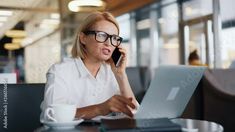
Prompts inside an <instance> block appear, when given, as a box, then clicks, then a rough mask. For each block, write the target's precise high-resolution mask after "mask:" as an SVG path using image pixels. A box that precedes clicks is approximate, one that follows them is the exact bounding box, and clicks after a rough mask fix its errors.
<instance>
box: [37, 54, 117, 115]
mask: <svg viewBox="0 0 235 132" xmlns="http://www.w3.org/2000/svg"><path fill="white" fill-rule="evenodd" d="M46 76H47V83H46V86H45V93H44V101H43V102H42V104H41V109H42V112H44V110H45V109H46V108H47V107H48V106H50V105H51V104H61V103H62V104H75V105H76V106H77V108H81V107H85V106H89V105H94V104H99V103H102V102H104V101H106V100H107V99H109V98H110V97H112V96H113V95H115V94H120V90H119V86H118V83H117V80H116V78H115V76H114V74H113V72H112V70H111V67H110V65H108V64H106V63H103V64H102V65H101V67H100V69H99V71H98V73H97V76H96V77H94V76H92V75H91V73H90V72H89V71H88V69H87V68H86V67H85V65H84V63H83V61H82V60H81V59H80V58H76V59H75V58H70V59H67V60H66V61H63V62H61V63H59V64H54V65H52V66H51V68H50V69H49V71H48V72H47V75H46ZM41 117H42V115H41Z"/></svg>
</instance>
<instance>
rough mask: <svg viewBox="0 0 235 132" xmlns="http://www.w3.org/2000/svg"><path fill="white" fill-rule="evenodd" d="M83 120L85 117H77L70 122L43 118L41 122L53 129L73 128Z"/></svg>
mask: <svg viewBox="0 0 235 132" xmlns="http://www.w3.org/2000/svg"><path fill="white" fill-rule="evenodd" d="M83 121H84V120H83V119H75V120H73V121H69V122H53V121H46V120H42V121H41V123H43V124H44V125H46V126H48V127H51V128H52V129H72V128H74V127H75V126H76V125H78V124H80V123H81V122H83Z"/></svg>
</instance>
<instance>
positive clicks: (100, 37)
mask: <svg viewBox="0 0 235 132" xmlns="http://www.w3.org/2000/svg"><path fill="white" fill-rule="evenodd" d="M84 34H86V35H89V34H95V40H96V41H97V42H100V43H103V42H105V41H107V39H108V38H110V42H111V44H112V45H113V46H114V47H118V46H119V45H120V44H121V42H122V37H119V36H118V35H109V34H107V33H106V32H102V31H86V32H84Z"/></svg>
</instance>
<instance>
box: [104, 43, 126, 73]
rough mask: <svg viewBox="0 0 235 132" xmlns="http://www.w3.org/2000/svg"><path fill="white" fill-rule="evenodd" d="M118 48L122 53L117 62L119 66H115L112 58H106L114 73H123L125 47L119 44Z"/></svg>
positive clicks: (124, 67)
mask: <svg viewBox="0 0 235 132" xmlns="http://www.w3.org/2000/svg"><path fill="white" fill-rule="evenodd" d="M118 49H119V51H120V52H121V54H122V58H121V61H120V63H119V66H117V67H116V66H115V64H114V62H113V59H112V58H110V59H109V60H108V62H109V63H110V65H111V69H112V71H113V73H114V74H115V75H118V74H123V73H125V70H126V61H127V55H126V54H127V52H126V49H125V48H123V47H122V46H119V47H118Z"/></svg>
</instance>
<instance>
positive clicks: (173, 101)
mask: <svg viewBox="0 0 235 132" xmlns="http://www.w3.org/2000/svg"><path fill="white" fill-rule="evenodd" d="M205 69H206V67H202V66H185V65H177V66H176V65H172V66H160V67H158V68H156V69H155V76H154V77H153V79H152V81H151V83H150V86H149V88H148V90H147V92H146V93H145V96H144V98H143V100H142V102H141V104H140V106H139V108H138V110H137V112H136V113H135V114H134V119H150V118H170V119H172V118H177V117H180V116H181V115H182V113H183V111H184V109H185V107H186V105H187V104H188V102H189V100H190V98H191V96H192V95H193V93H194V91H195V89H196V87H197V85H198V83H199V81H200V80H201V78H202V76H203V73H204V71H205ZM125 117H127V116H126V115H125V114H122V113H111V114H109V115H107V116H98V117H96V118H94V120H95V121H100V120H101V119H120V118H125Z"/></svg>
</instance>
